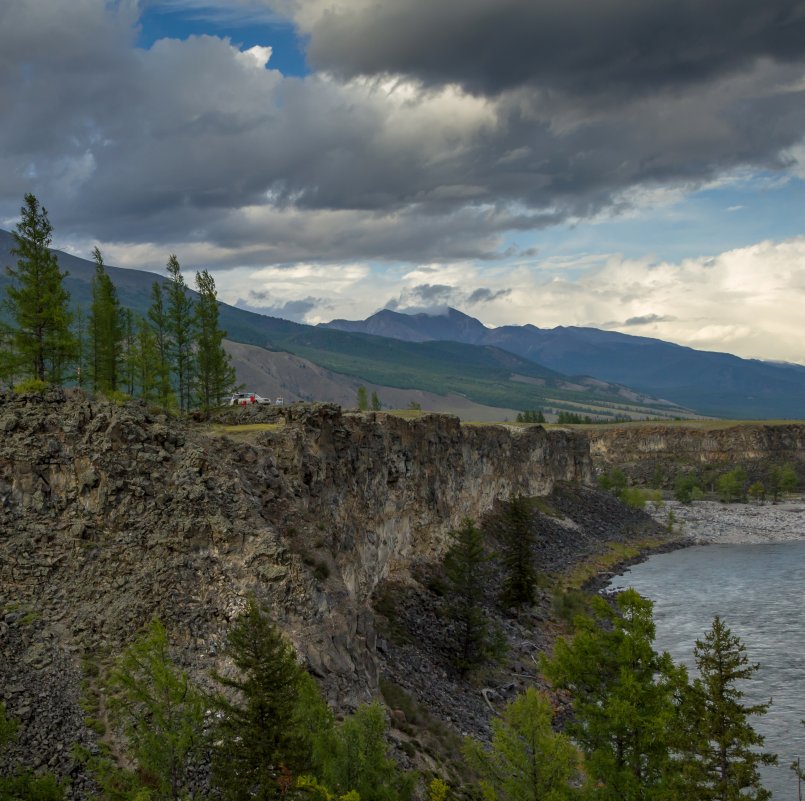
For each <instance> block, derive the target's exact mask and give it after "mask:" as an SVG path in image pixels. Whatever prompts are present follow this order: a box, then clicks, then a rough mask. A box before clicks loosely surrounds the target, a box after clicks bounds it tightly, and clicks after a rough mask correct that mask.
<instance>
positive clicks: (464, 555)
mask: <svg viewBox="0 0 805 801" xmlns="http://www.w3.org/2000/svg"><path fill="white" fill-rule="evenodd" d="M452 536H453V545H452V546H451V547H450V550H448V552H447V554H446V555H445V558H444V572H445V575H446V577H447V584H448V603H449V608H450V614H451V617H452V618H453V620H454V621H455V623H456V628H457V630H458V648H457V650H456V653H455V664H456V667H457V668H458V669H459V670H460V671H461V672H462V673H466V672H467V671H469V670H471V669H472V668H474V667H476V666H477V665H479V664H481V663H482V662H483V661H484V660H485V658H486V653H487V651H488V650H489V628H488V624H487V621H486V615H485V614H484V610H483V607H482V602H483V598H484V590H485V588H486V586H487V584H488V581H489V561H490V556H489V555H488V554H487V552H486V549H485V548H484V538H483V534H482V533H481V530H480V529H479V528H478V527H477V526H476V525H475V522H474V521H473V520H470V519H469V518H467V519H466V520H465V521H464V522H463V523H462V525H461V527H460V528H459V529H458V530H457V531H454V532H452Z"/></svg>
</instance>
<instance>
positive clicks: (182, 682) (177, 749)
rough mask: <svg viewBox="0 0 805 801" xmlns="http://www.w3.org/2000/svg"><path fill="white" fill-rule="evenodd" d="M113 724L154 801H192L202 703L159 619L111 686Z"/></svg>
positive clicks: (119, 666)
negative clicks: (121, 733) (173, 654)
mask: <svg viewBox="0 0 805 801" xmlns="http://www.w3.org/2000/svg"><path fill="white" fill-rule="evenodd" d="M107 690H108V692H109V693H110V697H109V707H110V711H111V713H112V717H113V719H114V720H115V721H116V722H117V723H118V724H119V725H120V726H121V727H122V728H123V730H124V732H125V734H126V737H127V739H128V742H129V747H130V749H131V753H132V756H133V757H134V759H135V760H136V762H137V767H138V769H139V773H140V776H141V777H142V778H143V779H144V780H145V782H146V784H147V785H149V788H150V793H149V796H148V797H149V798H152V799H154V801H179V799H186V798H188V797H189V796H190V795H191V793H190V792H189V791H190V789H191V788H190V773H189V770H190V767H191V766H192V765H193V764H194V760H195V759H196V757H197V755H198V753H199V750H200V748H201V747H202V739H201V732H202V730H203V725H204V702H203V698H202V695H201V693H200V692H199V691H198V690H197V689H196V687H195V686H194V685H193V683H192V682H191V681H190V678H189V677H188V675H187V674H186V673H185V672H184V671H182V670H180V669H179V668H177V667H176V665H175V664H174V662H173V660H172V659H171V656H170V647H169V643H168V635H167V632H166V631H165V627H164V626H163V625H162V623H160V622H159V621H158V620H155V621H153V622H152V623H151V624H150V626H149V627H148V628H147V629H146V630H145V631H144V632H143V633H142V634H141V635H140V636H139V637H138V638H137V639H136V640H135V641H134V642H133V643H132V644H131V645H130V646H129V647H128V648H127V649H126V650H125V651H124V652H123V654H122V655H121V657H120V658H119V659H118V661H117V663H116V665H115V667H114V669H113V670H112V672H111V674H110V676H109V680H108V683H107Z"/></svg>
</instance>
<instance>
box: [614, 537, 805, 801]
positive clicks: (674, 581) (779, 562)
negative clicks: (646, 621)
mask: <svg viewBox="0 0 805 801" xmlns="http://www.w3.org/2000/svg"><path fill="white" fill-rule="evenodd" d="M610 587H611V588H613V589H616V588H626V587H634V588H635V589H636V590H637V591H638V592H639V593H640V594H641V595H643V596H645V597H646V598H650V599H651V600H652V601H654V620H655V623H656V626H657V640H656V643H655V646H656V649H657V650H658V651H662V650H665V651H668V652H669V653H670V654H671V656H672V657H673V658H674V660H675V661H677V662H682V663H684V664H685V665H687V666H688V669H689V671H690V673H691V675H692V676H693V675H695V665H694V661H693V647H694V644H695V641H696V639H697V638H699V639H701V638H702V637H703V635H704V632H705V631H706V630H707V629H709V628H710V624H711V623H712V620H713V617H714V616H715V615H721V617H722V619H723V620H724V621H725V622H726V623H727V625H728V626H729V627H730V628H731V629H732V632H733V634H737V635H738V636H739V637H740V638H741V640H742V641H743V643H744V645H745V646H746V653H747V656H748V657H749V659H750V661H752V662H758V663H760V670H759V671H758V672H757V673H756V674H755V676H754V678H753V679H752V680H750V681H748V682H746V683H745V685H744V687H743V688H742V689H743V690H744V692H745V693H746V700H747V702H752V701H767V700H768V699H769V698H771V699H772V707H771V709H770V710H769V712H768V714H766V715H765V716H764V717H762V718H754V719H753V725H754V727H755V729H756V730H757V731H759V732H760V733H761V734H763V735H764V736H765V738H766V750H767V751H771V752H773V753H777V754H778V756H779V763H780V764H779V767H777V768H764V769H763V779H764V784H765V786H766V787H768V789H769V790H771V791H772V792H773V794H774V800H775V801H796V799H797V782H796V777H795V776H794V774H793V773H792V772H791V771H790V770H789V767H788V766H789V765H790V764H791V762H792V761H794V759H795V758H796V756H797V755H801V757H802V761H803V764H805V726H803V725H802V723H801V722H800V721H801V720H802V719H803V718H805V641H804V640H803V633H805V604H803V597H802V592H803V588H805V541H796V542H780V543H772V544H763V545H703V546H694V547H690V548H684V549H682V550H679V551H674V552H672V553H666V554H658V555H656V556H652V557H650V558H649V559H648V561H646V562H643V563H642V564H639V565H635V566H634V567H633V568H631V569H630V570H628V571H627V572H626V573H625V574H624V575H622V576H617V577H616V578H615V579H613V581H612V582H611V584H610ZM803 793H805V786H804V787H803Z"/></svg>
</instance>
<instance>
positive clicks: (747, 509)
mask: <svg viewBox="0 0 805 801" xmlns="http://www.w3.org/2000/svg"><path fill="white" fill-rule="evenodd" d="M647 511H649V512H650V514H651V515H652V517H654V519H655V520H657V521H658V522H660V523H664V524H667V522H668V516H669V512H673V517H674V520H675V525H676V526H677V527H678V528H679V529H680V535H681V537H683V538H685V539H687V540H688V541H689V542H690V543H691V544H694V545H708V544H714V543H719V544H728V545H739V544H745V545H749V544H760V543H771V542H790V541H792V540H802V539H805V498H793V499H789V500H785V501H782V502H780V503H763V504H757V503H721V502H719V501H695V502H694V503H691V504H687V505H686V504H682V503H679V501H666V502H665V505H664V506H663V507H660V508H659V509H648V508H647Z"/></svg>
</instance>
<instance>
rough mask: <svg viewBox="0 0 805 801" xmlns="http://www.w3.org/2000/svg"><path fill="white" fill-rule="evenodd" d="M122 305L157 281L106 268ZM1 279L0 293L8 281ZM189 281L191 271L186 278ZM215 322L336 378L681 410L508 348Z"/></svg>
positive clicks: (137, 302)
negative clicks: (570, 374)
mask: <svg viewBox="0 0 805 801" xmlns="http://www.w3.org/2000/svg"><path fill="white" fill-rule="evenodd" d="M10 242H11V237H10V235H9V234H7V233H5V232H0V265H5V264H8V263H10V262H11V257H10V256H9V255H8V248H9V247H10ZM58 256H59V264H60V266H61V268H62V269H63V270H67V271H68V273H69V276H68V278H67V279H66V285H67V288H68V290H69V291H70V294H71V299H72V302H73V304H74V305H75V306H81V307H83V308H84V309H88V308H89V304H90V297H91V291H90V289H91V281H92V276H93V275H94V270H95V268H94V264H93V263H92V262H89V261H87V260H85V259H80V258H77V257H75V256H71V255H70V254H66V253H61V252H59V253H58ZM108 272H109V275H110V277H111V278H112V281H113V282H114V283H115V286H116V287H117V289H118V293H119V297H120V300H121V303H122V304H123V305H124V306H127V307H128V308H130V309H132V310H133V311H135V312H136V313H138V314H140V315H144V314H145V313H146V311H147V309H148V306H149V303H150V298H149V293H150V288H151V284H152V283H153V282H154V281H155V280H162V276H160V275H157V274H155V273H150V272H144V271H140V270H124V269H119V268H114V267H109V268H108ZM8 280H9V279H8V278H7V277H6V275H5V271H4V270H3V271H2V274H0V293H2V294H4V286H5V285H6V284H7V282H8ZM186 280H187V281H188V283H190V284H192V272H190V271H188V272H187V275H186ZM220 319H221V325H222V326H223V327H224V328H225V329H226V331H227V332H228V337H229V338H230V339H232V340H235V341H237V342H244V343H247V344H250V345H257V346H258V347H262V348H266V349H268V350H274V351H287V352H289V353H293V354H295V355H297V356H301V357H303V358H306V359H309V360H310V361H312V362H315V363H316V364H318V365H320V366H322V367H326V368H327V369H329V370H332V371H334V372H337V373H342V374H345V375H350V376H356V377H358V378H360V379H362V380H365V381H369V382H373V383H376V384H382V385H385V386H391V387H399V388H404V389H421V390H426V391H429V392H435V393H438V394H448V393H456V394H459V395H463V396H465V397H467V398H469V399H470V400H472V401H475V402H477V403H482V404H486V405H490V406H500V407H508V408H514V409H535V408H546V407H552V408H556V407H557V406H558V407H559V408H564V409H567V410H570V411H580V412H590V413H597V414H605V415H616V414H621V413H627V412H628V413H630V414H639V415H649V416H655V415H661V414H665V415H671V416H674V415H678V414H684V412H685V410H682V409H680V408H679V407H675V406H670V405H669V404H667V403H663V402H660V401H657V400H656V399H652V398H650V397H646V396H639V397H638V396H637V395H636V394H635V395H634V396H632V395H629V394H628V393H627V396H624V393H623V392H622V389H623V388H621V387H619V386H618V385H614V384H606V383H604V382H596V381H592V380H589V379H582V378H576V379H572V378H568V377H567V376H564V375H562V374H561V373H558V372H556V371H554V370H550V369H548V368H547V367H543V366H541V365H539V364H536V363H535V362H533V361H529V360H528V359H524V358H522V357H520V356H517V355H515V354H513V353H510V352H508V351H505V350H502V349H500V348H496V347H492V346H475V345H466V344H462V343H458V342H424V343H415V342H405V341H401V340H396V339H390V338H387V337H379V336H373V335H371V334H362V333H350V332H344V331H337V330H333V329H326V328H317V327H313V326H309V325H301V324H299V323H294V322H290V321H288V320H280V319H278V318H275V317H266V316H265V315H261V314H255V313H254V312H249V311H245V310H243V309H238V308H235V307H233V306H228V305H226V304H221V318H220Z"/></svg>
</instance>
